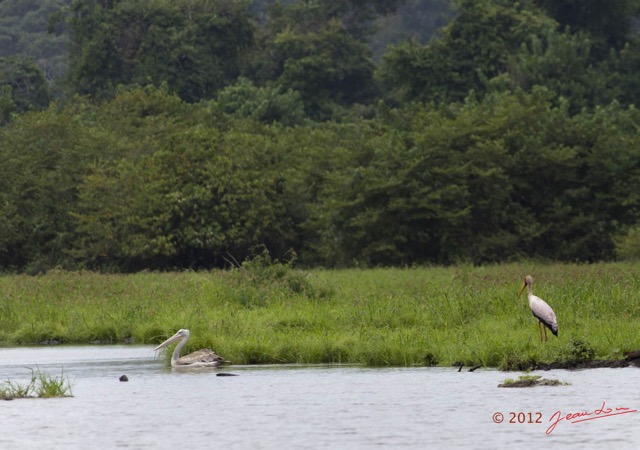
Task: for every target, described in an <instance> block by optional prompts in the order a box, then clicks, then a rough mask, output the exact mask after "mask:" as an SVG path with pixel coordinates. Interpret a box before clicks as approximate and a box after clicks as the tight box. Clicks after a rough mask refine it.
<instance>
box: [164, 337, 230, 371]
mask: <svg viewBox="0 0 640 450" xmlns="http://www.w3.org/2000/svg"><path fill="white" fill-rule="evenodd" d="M189 334H190V333H189V330H184V329H182V330H178V331H177V333H176V334H174V335H173V336H171V337H170V338H169V339H167V340H166V341H164V342H163V343H162V344H160V345H158V346H157V347H156V351H158V350H160V349H161V348H164V347H166V346H167V345H169V344H172V343H174V342H175V341H178V340H179V341H180V343H179V344H178V345H176V348H175V350H173V355H171V367H173V368H191V367H219V366H220V365H222V363H224V362H226V361H225V360H224V358H223V357H222V356H220V355H216V353H215V352H214V351H213V350H209V349H208V348H205V349H202V350H198V351H195V352H193V353H189V354H188V355H185V356H183V357H182V358H181V357H180V351H181V350H182V347H184V344H186V343H187V341H188V340H189Z"/></svg>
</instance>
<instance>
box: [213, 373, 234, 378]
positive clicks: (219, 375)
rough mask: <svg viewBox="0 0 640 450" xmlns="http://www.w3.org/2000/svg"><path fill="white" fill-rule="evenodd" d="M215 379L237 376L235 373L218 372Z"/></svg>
mask: <svg viewBox="0 0 640 450" xmlns="http://www.w3.org/2000/svg"><path fill="white" fill-rule="evenodd" d="M216 376H217V377H237V376H238V374H236V373H227V372H220V373H217V374H216Z"/></svg>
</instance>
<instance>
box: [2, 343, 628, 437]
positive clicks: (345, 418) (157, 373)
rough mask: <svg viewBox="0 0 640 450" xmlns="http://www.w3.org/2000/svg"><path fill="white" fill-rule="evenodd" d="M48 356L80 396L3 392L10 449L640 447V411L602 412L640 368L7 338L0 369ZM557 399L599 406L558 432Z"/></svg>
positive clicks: (52, 368) (23, 377)
mask: <svg viewBox="0 0 640 450" xmlns="http://www.w3.org/2000/svg"><path fill="white" fill-rule="evenodd" d="M36 367H37V368H39V369H40V370H41V371H42V372H46V373H47V374H48V375H51V376H55V377H59V376H60V374H61V371H62V370H64V376H65V377H68V378H69V380H70V382H71V384H72V393H73V397H72V398H60V399H17V400H13V401H2V402H0V423H1V429H2V433H0V449H5V448H7V449H31V448H33V449H36V448H37V449H76V448H77V449H83V448H100V449H110V448H130V449H175V448H192V449H199V448H202V449H210V448H228V449H236V448H238V449H244V448H249V449H281V448H293V449H320V448H322V449H325V448H335V449H358V448H378V449H386V448H416V449H417V448H427V447H429V448H460V449H462V448H464V449H474V448H478V449H484V448H509V449H519V448H528V449H531V448H535V447H536V446H545V447H546V446H554V447H559V448H569V449H582V448H596V447H604V448H617V449H626V448H629V449H632V448H633V449H637V448H640V433H638V432H637V429H638V427H639V426H640V412H637V413H625V414H619V415H617V416H609V417H599V416H598V415H596V414H595V412H596V410H599V409H601V408H602V404H603V402H605V408H608V407H610V408H612V410H613V411H612V412H623V411H626V410H619V411H616V408H630V409H631V410H633V409H638V410H640V389H638V382H639V381H640V369H638V368H626V369H597V370H587V371H579V372H568V371H549V372H540V374H542V375H543V376H544V377H545V378H555V379H559V380H561V381H565V382H568V383H571V385H570V386H561V387H537V388H529V389H504V388H498V387H497V385H498V384H499V383H500V382H502V381H503V380H504V379H505V378H507V377H513V378H517V376H518V375H519V373H510V374H507V373H503V372H499V371H494V370H482V369H480V370H477V371H475V372H458V371H457V369H455V368H385V369H371V368H363V367H358V366H230V367H226V368H224V369H222V371H224V372H227V373H229V372H230V373H235V374H238V376H236V377H218V376H216V373H217V372H219V371H220V370H218V371H216V370H200V371H195V372H193V371H192V372H173V371H171V370H170V369H167V368H165V367H164V362H163V361H161V360H158V359H154V352H153V349H152V347H147V346H99V347H93V346H91V347H46V348H44V347H37V348H8V349H0V381H4V380H7V379H10V380H12V381H15V382H22V383H26V382H27V381H28V380H29V379H30V375H31V371H30V369H32V368H33V369H35V368H36ZM123 374H126V375H127V376H128V378H129V382H120V381H119V380H118V378H119V377H120V375H123ZM557 411H560V412H561V414H562V415H563V416H566V415H567V414H569V413H585V414H586V413H591V415H584V416H583V417H581V418H593V417H597V418H596V419H593V420H587V421H583V422H578V423H570V422H569V421H567V420H563V421H562V422H560V423H558V425H557V426H556V428H555V430H554V431H553V432H552V433H551V434H546V430H547V429H548V428H549V426H550V424H551V422H550V419H551V418H552V416H553V415H554V413H556V412H557ZM496 413H501V414H503V416H504V421H503V422H502V423H495V422H494V419H493V418H494V415H495V414H496ZM511 413H514V414H511ZM518 413H524V414H523V415H520V419H521V421H524V422H528V421H529V419H530V417H531V419H532V421H533V422H535V421H536V419H538V418H540V422H541V423H517V422H518ZM529 413H531V414H529ZM537 413H540V414H539V415H538V414H537ZM511 418H513V419H514V421H515V422H516V423H509V420H510V419H511ZM574 420H575V419H574ZM614 446H615V447H614Z"/></svg>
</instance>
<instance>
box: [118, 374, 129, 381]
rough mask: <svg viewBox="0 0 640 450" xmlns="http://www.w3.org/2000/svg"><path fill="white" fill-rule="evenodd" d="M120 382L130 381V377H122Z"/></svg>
mask: <svg viewBox="0 0 640 450" xmlns="http://www.w3.org/2000/svg"><path fill="white" fill-rule="evenodd" d="M120 381H129V377H127V376H126V375H122V376H121V377H120Z"/></svg>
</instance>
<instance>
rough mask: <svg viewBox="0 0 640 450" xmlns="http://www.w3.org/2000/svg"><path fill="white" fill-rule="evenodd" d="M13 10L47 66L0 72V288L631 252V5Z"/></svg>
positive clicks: (638, 201) (135, 4)
mask: <svg viewBox="0 0 640 450" xmlns="http://www.w3.org/2000/svg"><path fill="white" fill-rule="evenodd" d="M27 3H28V2H3V4H2V5H1V6H0V8H5V9H6V11H10V12H11V14H9V13H7V15H6V17H7V18H10V19H5V20H4V21H3V22H0V39H3V40H4V41H7V42H8V41H11V42H18V41H19V40H16V39H14V37H11V36H18V35H19V34H20V32H19V31H16V30H19V29H27V28H28V27H27V26H26V25H25V24H26V23H28V21H27V20H26V16H28V15H29V14H33V18H34V21H35V22H34V23H37V24H39V25H38V27H45V28H48V29H49V30H50V31H51V32H52V34H51V36H54V37H56V36H57V37H58V38H59V37H60V36H67V38H68V39H69V42H70V44H69V47H68V48H69V51H68V69H67V70H65V72H64V73H65V75H64V77H55V79H51V77H50V76H49V75H48V74H47V72H46V71H45V70H44V69H43V66H42V65H41V62H38V61H37V60H35V59H33V58H32V57H31V56H30V55H29V53H28V52H27V51H23V50H24V48H23V47H20V46H19V45H17V44H16V45H14V46H13V47H12V48H14V52H13V53H10V54H9V53H7V54H6V55H1V56H0V159H1V160H2V161H3V164H2V165H1V166H0V269H1V270H19V271H28V272H39V271H46V270H48V269H50V268H53V267H65V268H85V269H93V270H113V271H135V270H141V269H147V268H151V269H161V270H169V269H174V268H211V267H221V266H224V265H225V264H227V263H228V261H233V260H234V259H235V260H238V261H240V260H242V259H244V258H245V257H247V256H249V255H251V253H252V252H253V251H255V249H256V248H262V247H266V248H267V249H269V251H271V252H272V254H274V255H275V257H280V256H281V255H284V254H286V253H287V252H290V251H292V250H293V251H295V253H296V254H297V255H298V261H299V262H300V263H301V264H306V265H309V266H325V267H338V266H353V265H366V266H375V265H411V264H452V263H457V262H462V261H468V262H472V263H475V264H483V263H490V262H501V261H510V260H517V259H520V258H529V257H533V258H545V259H550V260H558V261H597V260H612V259H615V258H617V257H625V258H627V257H637V256H638V255H640V250H639V249H638V248H637V235H638V230H639V229H640V195H639V194H638V192H640V186H639V184H640V141H639V138H638V136H637V130H638V128H639V126H640V115H639V113H638V110H637V109H636V107H635V106H634V105H636V104H637V103H638V96H640V85H639V83H638V81H637V77H636V76H635V73H636V71H637V69H638V65H639V64H640V53H639V51H638V36H637V33H636V29H635V25H634V24H635V21H634V17H636V16H637V14H638V2H637V1H635V0H627V1H621V2H598V1H589V2H573V1H561V2H546V1H534V0H525V1H522V2H517V3H516V2H510V1H507V0H481V1H471V0H458V1H456V2H454V3H448V2H444V1H441V0H413V1H406V2H403V1H396V0H387V1H384V0H382V1H380V0H378V1H373V0H370V1H367V0H352V1H347V2H345V1H328V2H315V1H294V0H292V1H288V2H268V1H263V2H250V1H240V0H236V1H222V0H180V1H168V0H154V1H139V0H136V1H127V2H125V1H118V0H111V1H99V0H73V1H71V0H70V1H67V2H51V3H47V5H50V6H51V5H55V6H56V7H55V8H53V7H52V8H50V9H48V10H47V11H49V13H48V14H49V15H44V14H43V13H42V5H41V7H36V5H35V4H33V5H32V4H30V3H29V4H27ZM21 8H22V9H21ZM406 8H413V10H411V9H409V10H407V9H406ZM446 8H451V9H450V10H447V9H446ZM407 11H414V13H415V14H418V12H422V13H424V14H429V13H432V14H433V16H432V23H436V22H437V20H438V19H436V18H442V17H447V22H446V25H444V26H443V27H442V29H440V30H439V32H438V33H437V35H433V36H432V37H431V38H428V39H425V38H424V36H420V35H418V34H412V32H411V31H410V30H408V31H407V33H406V36H407V39H406V40H404V41H402V40H400V41H397V39H395V38H394V39H393V40H390V42H392V41H393V42H394V43H390V44H389V45H388V46H386V47H384V49H383V50H381V48H382V47H381V46H380V40H379V37H380V36H381V34H380V27H384V26H388V24H394V23H395V24H397V23H398V20H400V18H403V17H404V18H405V19H403V20H406V17H407ZM447 11H453V13H449V12H447ZM394 18H395V19H394ZM18 24H22V28H20V27H19V26H18ZM385 24H386V25H385ZM376 26H377V27H378V29H377V30H376ZM7 30H11V32H9V31H7ZM11 33H13V34H11ZM21 48H22V49H23V50H20V49H21ZM376 52H379V53H380V55H379V56H380V58H377V57H376ZM634 249H635V250H634ZM634 255H635V256H634Z"/></svg>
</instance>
